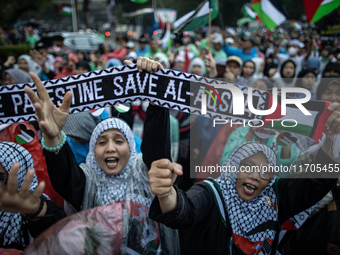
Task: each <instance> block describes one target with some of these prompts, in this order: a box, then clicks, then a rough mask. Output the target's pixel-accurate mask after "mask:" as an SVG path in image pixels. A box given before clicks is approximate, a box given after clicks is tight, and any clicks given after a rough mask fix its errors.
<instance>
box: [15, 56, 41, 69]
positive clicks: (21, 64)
mask: <svg viewBox="0 0 340 255" xmlns="http://www.w3.org/2000/svg"><path fill="white" fill-rule="evenodd" d="M17 68H19V69H21V70H23V71H25V72H27V73H29V72H34V73H36V74H39V73H40V71H41V66H40V65H39V64H38V63H37V62H35V61H34V60H33V59H32V58H31V57H30V56H29V55H26V54H24V55H21V56H19V57H18V64H17Z"/></svg>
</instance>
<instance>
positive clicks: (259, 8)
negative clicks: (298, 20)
mask: <svg viewBox="0 0 340 255" xmlns="http://www.w3.org/2000/svg"><path fill="white" fill-rule="evenodd" d="M251 8H252V9H253V10H254V11H255V12H256V13H257V15H258V16H259V18H260V19H261V21H262V22H263V24H264V25H265V26H266V27H267V28H268V29H274V28H276V27H278V26H279V25H281V24H282V23H283V22H284V21H285V20H286V19H287V18H286V17H287V11H286V8H285V7H284V6H283V5H282V3H281V1H280V0H253V2H252V3H251Z"/></svg>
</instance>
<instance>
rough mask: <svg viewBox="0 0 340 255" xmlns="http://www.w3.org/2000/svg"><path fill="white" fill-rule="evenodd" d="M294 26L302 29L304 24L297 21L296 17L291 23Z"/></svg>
mask: <svg viewBox="0 0 340 255" xmlns="http://www.w3.org/2000/svg"><path fill="white" fill-rule="evenodd" d="M290 24H291V26H292V27H295V28H296V29H297V30H300V29H301V28H302V26H301V25H300V23H299V22H297V21H296V20H295V19H294V20H293V21H292V22H291V23H290Z"/></svg>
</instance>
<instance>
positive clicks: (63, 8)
mask: <svg viewBox="0 0 340 255" xmlns="http://www.w3.org/2000/svg"><path fill="white" fill-rule="evenodd" d="M59 13H60V14H63V15H71V14H72V8H71V7H69V6H64V5H61V6H60V9H59Z"/></svg>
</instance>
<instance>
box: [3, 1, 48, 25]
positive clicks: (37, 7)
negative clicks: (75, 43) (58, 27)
mask: <svg viewBox="0 0 340 255" xmlns="http://www.w3.org/2000/svg"><path fill="white" fill-rule="evenodd" d="M49 4H50V1H49V0H34V1H31V0H1V8H0V24H1V26H3V27H4V28H9V27H11V25H12V24H13V23H15V22H16V21H17V20H18V19H20V17H22V15H24V14H26V13H28V12H31V11H34V12H36V13H37V14H39V13H42V12H43V11H44V10H45V8H46V6H48V5H49Z"/></svg>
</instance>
